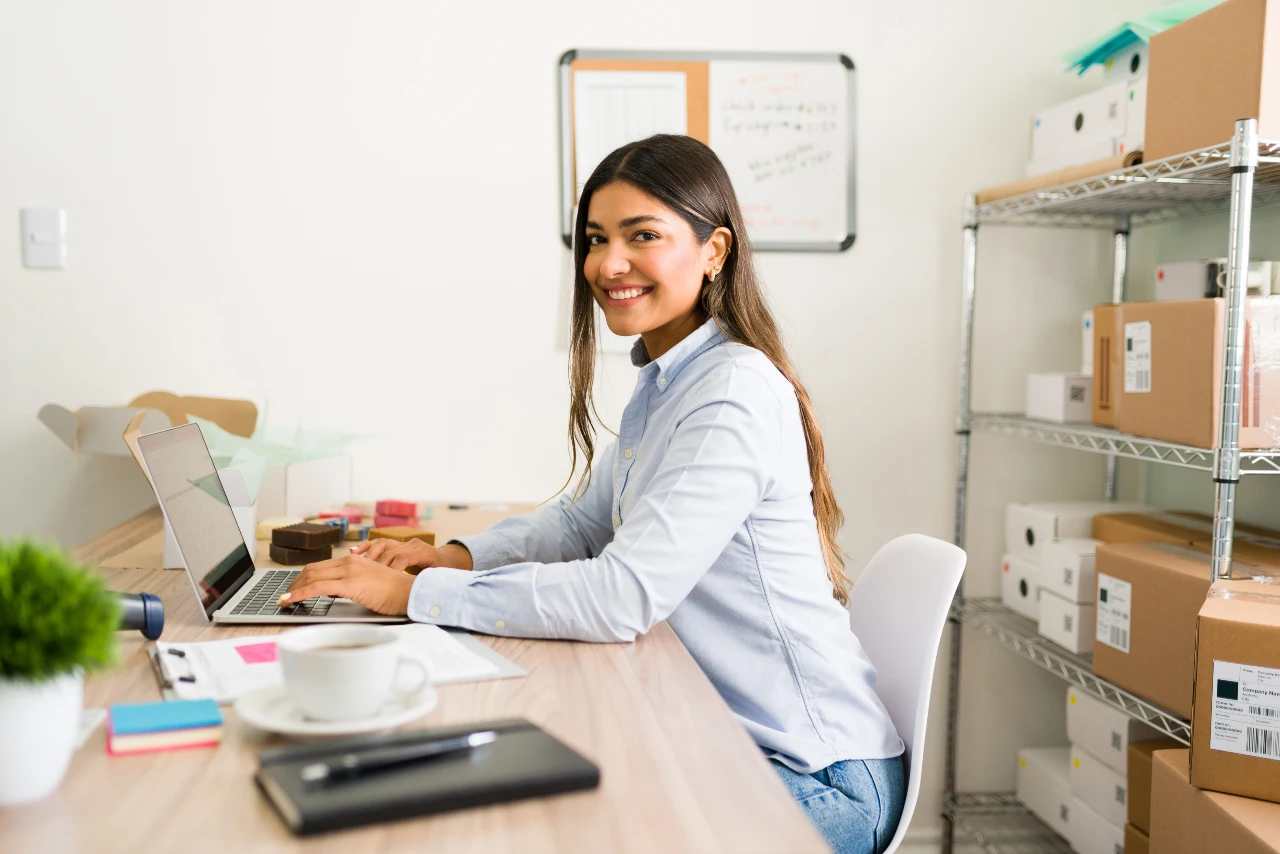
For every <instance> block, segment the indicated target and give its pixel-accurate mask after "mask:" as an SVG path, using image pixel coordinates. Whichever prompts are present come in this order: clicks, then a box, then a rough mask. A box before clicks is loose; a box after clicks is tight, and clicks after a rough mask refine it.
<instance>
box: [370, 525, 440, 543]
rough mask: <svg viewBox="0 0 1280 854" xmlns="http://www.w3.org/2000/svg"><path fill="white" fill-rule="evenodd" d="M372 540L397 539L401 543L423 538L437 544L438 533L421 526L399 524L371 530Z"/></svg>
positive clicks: (426, 541)
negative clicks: (413, 526) (425, 529)
mask: <svg viewBox="0 0 1280 854" xmlns="http://www.w3.org/2000/svg"><path fill="white" fill-rule="evenodd" d="M369 539H371V540H395V541H396V542H400V543H407V542H409V541H410V540H422V541H423V542H424V543H426V544H427V545H429V546H434V545H435V544H436V535H435V533H434V532H432V531H424V530H422V529H421V528H411V527H409V526H407V525H397V526H395V527H391V528H374V529H373V530H372V531H370V532H369Z"/></svg>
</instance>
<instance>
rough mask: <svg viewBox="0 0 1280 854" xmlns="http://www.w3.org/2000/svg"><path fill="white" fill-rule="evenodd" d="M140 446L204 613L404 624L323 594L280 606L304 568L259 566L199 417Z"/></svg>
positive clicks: (215, 618)
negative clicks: (246, 539)
mask: <svg viewBox="0 0 1280 854" xmlns="http://www.w3.org/2000/svg"><path fill="white" fill-rule="evenodd" d="M137 448H138V452H139V455H140V456H141V458H142V462H143V465H144V467H145V469H146V472H147V475H148V476H149V477H150V478H151V485H152V487H154V488H155V492H156V498H157V499H159V501H160V508H161V509H162V510H163V511H164V516H165V519H167V520H168V522H169V527H170V528H172V529H173V537H174V539H175V540H177V542H178V551H179V552H180V553H181V554H182V561H183V563H185V564H186V566H187V576H188V577H189V578H190V579H191V586H192V587H193V588H194V589H195V593H196V598H197V599H199V600H200V607H201V609H202V610H203V611H204V616H205V619H206V620H209V621H210V622H213V623H402V622H404V621H405V620H406V618H405V617H392V616H387V615H385V614H379V613H377V612H376V611H371V610H369V609H368V608H366V607H364V606H363V605H360V604H357V603H355V602H352V601H351V600H350V599H335V598H333V597H331V596H319V597H316V598H313V599H307V600H305V601H302V602H299V603H297V604H296V605H289V606H287V607H284V608H281V607H278V606H277V605H276V602H277V600H279V598H280V597H281V596H282V595H283V594H284V592H285V591H286V590H287V589H288V588H289V585H290V584H291V583H292V582H293V579H295V578H297V576H298V573H299V572H301V570H293V569H272V568H264V569H258V568H257V567H255V566H254V564H253V552H254V549H255V548H256V547H257V543H256V542H255V543H254V544H253V548H250V547H249V544H247V543H246V542H245V541H244V536H243V535H242V534H241V533H240V526H239V525H238V524H237V523H236V517H235V513H234V512H232V510H231V502H230V501H228V500H227V494H226V492H225V491H224V490H223V488H222V480H221V479H220V478H219V477H218V472H217V470H216V469H215V468H214V467H213V458H212V457H211V456H210V455H209V446H208V445H206V444H205V441H204V434H202V433H201V432H200V425H198V424H183V425H182V426H180V427H173V428H170V429H168V430H161V431H160V432H158V433H149V434H147V435H145V436H138V438H137Z"/></svg>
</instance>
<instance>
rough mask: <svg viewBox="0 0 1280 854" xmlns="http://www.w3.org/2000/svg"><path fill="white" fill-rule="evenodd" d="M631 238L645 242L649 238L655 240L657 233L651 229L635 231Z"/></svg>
mask: <svg viewBox="0 0 1280 854" xmlns="http://www.w3.org/2000/svg"><path fill="white" fill-rule="evenodd" d="M633 239H635V240H639V241H641V242H644V243H647V242H648V241H650V240H657V239H658V234H657V232H653V231H637V232H636V233H635V237H634V238H633Z"/></svg>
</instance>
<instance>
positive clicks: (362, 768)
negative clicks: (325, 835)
mask: <svg viewBox="0 0 1280 854" xmlns="http://www.w3.org/2000/svg"><path fill="white" fill-rule="evenodd" d="M497 737H498V734H497V733H496V732H494V731H493V730H485V731H483V732H473V733H470V734H468V735H460V736H456V737H453V738H441V739H437V740H435V741H428V742H426V743H424V744H407V745H398V746H396V747H383V748H374V749H372V750H361V751H358V752H353V753H344V754H342V755H341V756H339V757H337V758H336V759H332V760H329V761H327V762H312V763H311V764H310V765H303V766H302V768H301V769H300V770H299V771H298V776H299V777H301V778H302V782H304V783H324V782H328V781H330V780H343V779H350V778H352V777H359V776H360V775H362V774H365V773H366V772H369V771H379V770H381V769H383V768H392V767H395V766H397V765H406V764H408V763H411V762H417V761H418V760H420V759H430V758H431V757H433V756H440V755H441V754H444V753H452V752H454V751H455V750H469V749H471V748H473V747H480V746H481V745H483V744H489V743H490V742H492V741H493V740H494V739H496V738H497Z"/></svg>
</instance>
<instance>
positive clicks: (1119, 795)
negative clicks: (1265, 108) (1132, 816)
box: [1116, 786, 1124, 804]
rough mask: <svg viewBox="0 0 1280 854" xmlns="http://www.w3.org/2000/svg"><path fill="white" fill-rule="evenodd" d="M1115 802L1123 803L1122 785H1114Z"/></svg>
mask: <svg viewBox="0 0 1280 854" xmlns="http://www.w3.org/2000/svg"><path fill="white" fill-rule="evenodd" d="M1116 803H1118V804H1123V803H1124V786H1116Z"/></svg>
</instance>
